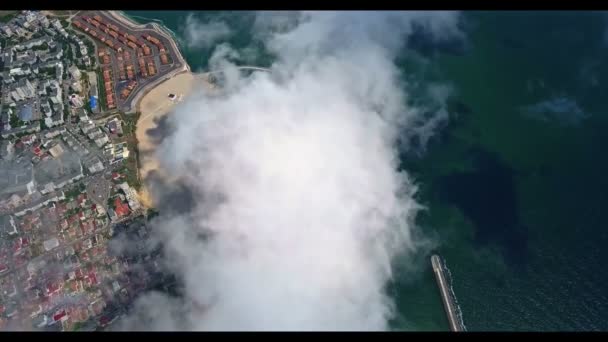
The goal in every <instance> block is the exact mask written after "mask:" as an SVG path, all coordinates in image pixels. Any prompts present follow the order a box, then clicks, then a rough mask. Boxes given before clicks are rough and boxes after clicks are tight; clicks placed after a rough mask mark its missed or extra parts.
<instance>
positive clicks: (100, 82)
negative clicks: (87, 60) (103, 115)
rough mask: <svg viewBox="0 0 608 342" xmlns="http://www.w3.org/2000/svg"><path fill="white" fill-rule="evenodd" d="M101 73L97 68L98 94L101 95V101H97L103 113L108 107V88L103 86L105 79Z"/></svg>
mask: <svg viewBox="0 0 608 342" xmlns="http://www.w3.org/2000/svg"><path fill="white" fill-rule="evenodd" d="M102 76H103V75H102V73H101V68H99V67H98V68H97V93H98V95H99V99H98V101H97V105H98V106H99V109H100V110H101V111H103V110H104V108H105V107H106V87H105V86H104V84H103V77H102Z"/></svg>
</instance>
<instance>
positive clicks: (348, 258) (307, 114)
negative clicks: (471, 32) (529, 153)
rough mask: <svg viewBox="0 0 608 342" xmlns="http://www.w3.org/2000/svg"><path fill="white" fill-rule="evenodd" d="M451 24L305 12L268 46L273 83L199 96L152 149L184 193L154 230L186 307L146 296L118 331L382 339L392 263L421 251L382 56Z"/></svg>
mask: <svg viewBox="0 0 608 342" xmlns="http://www.w3.org/2000/svg"><path fill="white" fill-rule="evenodd" d="M451 16H454V17H456V16H457V15H456V14H450V15H443V14H442V15H438V16H435V15H433V14H418V13H393V12H391V13H369V14H365V13H306V15H305V17H304V19H302V22H300V23H299V24H298V25H297V26H296V27H295V28H293V29H292V30H291V31H289V32H286V33H280V34H277V33H275V34H271V35H270V36H269V37H270V38H269V40H268V41H267V43H268V47H269V48H270V49H272V50H273V51H274V52H275V53H277V54H278V56H279V59H278V61H277V62H276V63H275V64H274V65H273V66H272V74H266V73H255V74H254V75H253V76H251V77H249V78H248V79H240V80H232V81H231V82H235V83H236V84H234V86H232V87H230V88H229V89H230V91H229V92H227V93H226V94H223V95H222V96H219V97H214V96H211V95H209V94H206V93H205V92H204V91H203V90H197V92H198V93H197V94H196V96H192V97H191V98H190V100H189V101H188V102H186V103H184V104H183V105H182V106H181V107H180V108H179V109H178V110H177V111H176V112H175V113H173V114H172V115H171V116H170V120H171V121H172V123H173V124H174V125H175V132H174V133H173V134H172V135H170V136H169V137H167V138H166V139H165V140H164V141H163V143H162V145H161V146H160V148H159V151H158V155H159V158H160V159H161V162H162V164H163V166H164V167H165V168H167V169H169V170H171V172H172V174H173V175H175V176H176V177H178V178H180V179H181V180H182V182H184V183H185V184H186V185H187V187H188V188H189V190H190V191H191V192H192V194H193V196H194V198H195V202H194V208H193V209H192V210H190V211H189V212H187V213H182V214H179V215H177V214H176V215H168V214H166V213H165V214H163V215H161V217H160V220H159V221H158V224H157V227H156V229H157V230H158V233H159V234H160V235H161V238H162V240H163V241H164V242H165V249H166V251H167V262H168V263H169V265H170V267H171V269H172V270H173V271H174V272H175V273H176V274H177V275H178V276H179V277H180V278H181V280H182V281H183V284H184V288H183V298H182V299H172V300H169V299H168V298H166V297H164V296H162V295H159V294H153V295H147V296H144V297H143V298H141V299H140V301H139V302H138V306H137V310H135V314H134V315H133V316H131V317H130V318H129V319H127V320H126V321H125V325H124V327H123V328H125V329H188V330H385V329H387V328H388V326H387V324H388V323H387V322H388V321H389V319H390V318H391V317H393V316H394V315H395V312H394V311H395V308H394V303H393V302H392V300H391V298H390V297H389V296H388V295H387V294H386V292H385V286H386V284H387V282H388V281H389V280H390V279H391V278H392V269H391V262H392V261H393V260H394V258H395V256H397V255H403V256H406V257H407V256H408V255H412V253H414V252H415V251H417V250H419V248H421V246H424V244H425V243H426V242H427V241H423V240H418V239H414V238H413V236H414V234H413V229H414V226H413V219H414V217H415V214H416V212H417V210H418V209H419V208H420V207H419V205H418V204H417V203H416V201H415V200H414V198H413V195H414V194H415V192H416V186H415V185H414V184H413V182H412V181H411V180H410V179H409V177H408V175H407V174H406V173H405V172H398V171H397V166H398V165H397V164H398V151H397V149H396V141H397V139H398V137H399V134H400V132H404V131H405V132H408V134H415V133H416V131H415V128H414V127H413V126H412V125H413V124H414V123H416V122H418V120H419V119H420V117H421V115H422V112H421V110H419V109H416V108H409V107H407V106H406V105H405V102H406V101H405V100H406V94H405V93H404V91H403V90H402V87H401V85H400V83H399V72H398V70H397V68H396V67H395V66H394V64H393V62H392V58H393V57H394V55H395V54H396V53H398V51H399V48H400V46H399V44H400V42H403V41H404V39H402V38H404V36H405V35H407V34H408V33H409V32H410V31H409V30H410V28H411V24H412V22H413V21H416V20H426V21H428V23H429V24H428V25H431V26H432V27H435V26H436V27H441V25H439V24H436V23H435V20H439V21H441V22H442V23H446V22H447V23H452V22H456V21H455V19H454V20H451V19H450V20H447V19H446V18H448V17H450V18H451ZM434 18H437V19H434ZM446 25H447V24H446ZM453 29H454V30H456V29H455V28H453ZM444 31H445V32H447V31H446V30H443V31H442V30H438V31H437V32H442V33H441V34H445V32H444ZM222 49H223V50H222ZM216 52H217V54H216V55H215V56H216V60H215V63H220V61H221V60H222V58H221V56H230V49H227V47H222V48H219V49H218V50H217V51H216ZM436 92H437V94H436V95H437V96H436V98H441V97H442V96H443V95H444V93H443V90H437V91H436ZM424 132H425V134H430V131H429V129H428V127H425V128H424ZM160 195H162V194H160ZM203 234H208V235H209V236H208V237H207V238H202V237H201V236H203Z"/></svg>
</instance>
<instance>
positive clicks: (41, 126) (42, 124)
mask: <svg viewBox="0 0 608 342" xmlns="http://www.w3.org/2000/svg"><path fill="white" fill-rule="evenodd" d="M47 128H48V127H47V126H46V123H45V122H44V119H43V120H40V130H41V131H43V130H45V129H47Z"/></svg>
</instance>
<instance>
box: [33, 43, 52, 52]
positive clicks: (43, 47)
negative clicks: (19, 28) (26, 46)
mask: <svg viewBox="0 0 608 342" xmlns="http://www.w3.org/2000/svg"><path fill="white" fill-rule="evenodd" d="M48 49H49V44H47V43H42V45H38V46H33V47H32V50H34V51H42V50H48Z"/></svg>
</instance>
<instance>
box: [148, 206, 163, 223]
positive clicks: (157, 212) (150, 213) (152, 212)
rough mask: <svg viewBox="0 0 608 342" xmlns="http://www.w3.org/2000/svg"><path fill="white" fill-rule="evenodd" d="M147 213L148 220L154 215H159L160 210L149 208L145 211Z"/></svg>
mask: <svg viewBox="0 0 608 342" xmlns="http://www.w3.org/2000/svg"><path fill="white" fill-rule="evenodd" d="M146 214H147V215H148V221H150V220H151V219H153V218H155V217H156V216H158V215H160V212H159V211H158V210H156V209H154V208H150V209H148V211H147V213H146Z"/></svg>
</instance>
